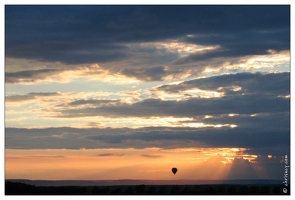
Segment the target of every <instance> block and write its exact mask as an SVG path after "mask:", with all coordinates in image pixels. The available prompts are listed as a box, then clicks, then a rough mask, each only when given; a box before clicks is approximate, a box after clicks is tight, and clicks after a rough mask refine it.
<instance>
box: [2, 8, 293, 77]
mask: <svg viewBox="0 0 295 200" xmlns="http://www.w3.org/2000/svg"><path fill="white" fill-rule="evenodd" d="M69 16H71V17H69ZM233 16H235V17H233ZM270 22H271V23H270ZM5 25H6V26H5V35H6V37H5V44H6V46H5V52H6V58H10V59H20V58H22V59H29V60H35V61H39V62H45V63H52V62H57V63H61V64H63V66H62V67H60V66H59V67H58V66H56V67H53V68H52V66H47V65H45V69H40V66H39V67H36V68H34V69H31V68H30V69H24V70H23V71H17V72H8V71H10V69H9V68H8V69H6V70H7V73H6V75H7V78H6V82H7V83H17V82H19V79H22V80H24V81H26V82H33V81H34V80H40V79H45V78H46V77H53V76H54V75H56V74H57V73H58V72H63V71H65V69H67V70H70V69H72V70H73V69H76V68H77V65H85V64H87V65H88V64H94V63H96V64H99V65H100V66H101V67H102V69H104V70H105V71H108V72H110V73H112V74H117V75H120V74H121V75H125V76H128V77H132V78H136V79H137V80H141V81H159V80H163V79H165V78H167V77H170V78H173V77H174V76H178V77H179V76H183V75H184V74H185V75H186V76H187V75H191V73H194V74H197V73H199V72H201V71H203V70H204V69H205V68H206V67H207V66H211V67H214V68H220V66H222V65H223V64H224V63H226V62H231V63H234V62H237V63H238V62H239V60H240V58H242V57H245V56H250V55H271V53H270V51H268V50H270V49H272V50H273V51H276V52H280V51H283V50H287V51H289V50H290V6H202V5H196V6H189V7H188V6H180V5H178V6H102V5H96V6H16V5H7V6H5ZM184 46H186V47H187V48H188V49H189V50H185V48H183V47H184ZM209 47H210V48H211V47H219V48H213V49H211V50H210V51H209V50H208V51H201V52H200V51H197V50H198V48H203V49H204V48H205V49H206V48H209ZM191 48H192V49H191ZM164 66H165V67H164Z"/></svg>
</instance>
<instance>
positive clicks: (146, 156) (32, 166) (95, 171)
mask: <svg viewBox="0 0 295 200" xmlns="http://www.w3.org/2000/svg"><path fill="white" fill-rule="evenodd" d="M245 150H246V149H244V148H177V149H160V148H147V149H80V150H67V149H64V150H60V149H55V150H54V149H53V150H39V149H38V150H15V149H7V150H6V156H5V175H6V179H33V180H41V179H43V180H61V179H64V180H65V179H68V180H116V179H150V180H164V179H167V180H169V179H173V178H175V177H174V176H172V173H171V167H173V166H176V167H177V168H178V169H179V171H178V172H177V179H212V180H213V179H215V180H218V179H226V178H227V176H228V174H229V173H230V170H231V167H232V163H233V160H234V159H236V158H240V157H242V158H244V159H246V160H248V161H249V162H250V163H252V162H253V161H254V160H255V159H256V158H257V156H256V155H247V154H244V151H245ZM253 164H254V162H253ZM208 170H209V171H211V173H209V171H208Z"/></svg>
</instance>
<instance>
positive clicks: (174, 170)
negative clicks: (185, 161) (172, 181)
mask: <svg viewBox="0 0 295 200" xmlns="http://www.w3.org/2000/svg"><path fill="white" fill-rule="evenodd" d="M172 172H173V174H174V175H175V174H176V172H177V168H175V167H173V168H172Z"/></svg>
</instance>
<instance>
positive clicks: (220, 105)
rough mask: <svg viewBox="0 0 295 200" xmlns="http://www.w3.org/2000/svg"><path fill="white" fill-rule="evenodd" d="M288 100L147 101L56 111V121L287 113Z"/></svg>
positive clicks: (229, 98)
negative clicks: (95, 118) (106, 117)
mask: <svg viewBox="0 0 295 200" xmlns="http://www.w3.org/2000/svg"><path fill="white" fill-rule="evenodd" d="M289 110H290V100H289V99H286V98H279V97H273V96H257V95H240V96H233V97H232V96H228V97H222V98H211V99H199V98H192V99H187V100H182V101H175V100H170V101H163V100H160V99H147V100H143V101H140V102H136V103H133V104H121V105H116V106H105V107H96V108H81V109H67V110H66V109H63V110H58V111H57V112H58V113H57V117H86V116H108V117H153V116H159V117H164V116H174V117H194V116H196V115H215V114H229V113H239V114H253V113H261V112H288V111H289Z"/></svg>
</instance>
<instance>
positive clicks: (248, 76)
mask: <svg viewBox="0 0 295 200" xmlns="http://www.w3.org/2000/svg"><path fill="white" fill-rule="evenodd" d="M234 87H241V88H240V90H238V91H233V89H234ZM194 88H198V89H201V90H214V91H216V90H218V91H219V92H220V91H222V92H226V94H228V95H230V94H232V95H233V94H251V95H253V94H257V95H274V96H275V95H277V96H279V95H283V96H286V95H289V94H290V73H289V72H285V73H268V74H262V73H255V74H253V73H238V74H227V75H220V76H212V77H208V78H200V79H194V80H189V81H184V82H181V83H179V84H177V85H162V86H159V87H158V88H157V90H160V91H165V92H168V93H179V92H183V91H185V90H190V89H194Z"/></svg>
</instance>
